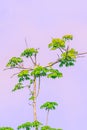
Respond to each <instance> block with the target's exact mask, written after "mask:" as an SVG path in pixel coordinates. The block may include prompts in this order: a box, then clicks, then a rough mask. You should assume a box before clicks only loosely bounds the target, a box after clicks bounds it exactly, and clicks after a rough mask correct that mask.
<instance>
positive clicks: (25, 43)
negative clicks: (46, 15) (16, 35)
mask: <svg viewBox="0 0 87 130" xmlns="http://www.w3.org/2000/svg"><path fill="white" fill-rule="evenodd" d="M25 44H26V48H28V43H27V40H26V38H25Z"/></svg>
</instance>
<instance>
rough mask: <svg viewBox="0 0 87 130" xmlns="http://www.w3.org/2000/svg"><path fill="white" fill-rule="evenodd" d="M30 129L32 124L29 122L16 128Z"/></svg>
mask: <svg viewBox="0 0 87 130" xmlns="http://www.w3.org/2000/svg"><path fill="white" fill-rule="evenodd" d="M31 127H32V123H31V122H26V123H23V124H21V125H19V126H18V127H17V129H18V130H20V129H25V128H26V130H30V128H31Z"/></svg>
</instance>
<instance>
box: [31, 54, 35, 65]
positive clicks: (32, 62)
mask: <svg viewBox="0 0 87 130" xmlns="http://www.w3.org/2000/svg"><path fill="white" fill-rule="evenodd" d="M30 59H31V61H32V63H33V64H34V65H35V62H34V60H33V58H32V57H31V56H30Z"/></svg>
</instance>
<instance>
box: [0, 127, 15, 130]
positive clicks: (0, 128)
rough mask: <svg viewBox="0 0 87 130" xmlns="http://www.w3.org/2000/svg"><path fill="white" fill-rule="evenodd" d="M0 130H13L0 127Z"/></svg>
mask: <svg viewBox="0 0 87 130" xmlns="http://www.w3.org/2000/svg"><path fill="white" fill-rule="evenodd" d="M0 130H14V129H13V128H11V127H0Z"/></svg>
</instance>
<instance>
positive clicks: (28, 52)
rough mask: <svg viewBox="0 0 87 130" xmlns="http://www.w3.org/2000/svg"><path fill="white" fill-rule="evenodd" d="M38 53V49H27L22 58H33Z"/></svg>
mask: <svg viewBox="0 0 87 130" xmlns="http://www.w3.org/2000/svg"><path fill="white" fill-rule="evenodd" d="M37 53H38V50H37V49H34V48H27V49H26V50H24V51H23V52H22V53H21V56H25V57H26V58H28V57H31V56H33V55H35V54H37Z"/></svg>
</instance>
